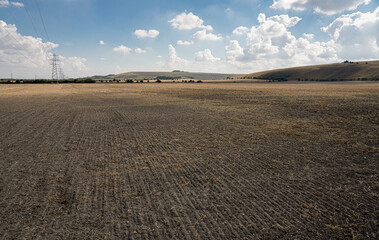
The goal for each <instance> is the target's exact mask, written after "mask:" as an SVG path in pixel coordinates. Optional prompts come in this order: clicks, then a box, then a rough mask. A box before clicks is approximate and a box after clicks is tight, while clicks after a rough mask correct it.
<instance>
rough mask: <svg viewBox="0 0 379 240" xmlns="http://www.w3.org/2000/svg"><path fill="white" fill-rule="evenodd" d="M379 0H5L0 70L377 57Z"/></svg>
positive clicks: (0, 17)
mask: <svg viewBox="0 0 379 240" xmlns="http://www.w3.org/2000/svg"><path fill="white" fill-rule="evenodd" d="M378 39H379V0H333V1H327V0H185V1H184V0H175V1H174V0H159V1H157V0H139V1H129V0H127V1H125V0H109V1H104V0H0V78H9V77H11V75H13V77H14V78H51V65H50V63H51V61H50V59H51V58H52V54H56V55H58V59H59V67H60V68H61V69H62V72H63V73H64V75H65V76H68V77H71V78H76V77H85V76H93V75H107V74H117V73H123V72H129V71H173V70H182V71H192V72H217V73H252V72H258V71H263V70H270V69H276V68H284V67H293V66H303V65H313V64H326V63H334V62H341V61H344V60H351V61H365V60H378V59H379V41H378Z"/></svg>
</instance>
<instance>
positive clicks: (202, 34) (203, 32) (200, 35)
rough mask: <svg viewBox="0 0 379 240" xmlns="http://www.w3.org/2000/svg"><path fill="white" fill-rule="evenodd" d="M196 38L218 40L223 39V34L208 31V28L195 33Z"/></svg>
mask: <svg viewBox="0 0 379 240" xmlns="http://www.w3.org/2000/svg"><path fill="white" fill-rule="evenodd" d="M193 37H194V38H196V39H199V40H209V41H218V40H222V39H223V38H222V36H221V35H216V34H213V33H208V32H207V30H206V29H203V30H200V31H197V32H196V33H195V34H194V35H193Z"/></svg>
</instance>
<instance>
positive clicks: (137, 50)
mask: <svg viewBox="0 0 379 240" xmlns="http://www.w3.org/2000/svg"><path fill="white" fill-rule="evenodd" d="M134 51H135V52H136V53H138V54H143V53H146V52H147V51H146V50H143V49H141V48H136V49H135V50H134Z"/></svg>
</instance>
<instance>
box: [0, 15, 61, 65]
mask: <svg viewBox="0 0 379 240" xmlns="http://www.w3.org/2000/svg"><path fill="white" fill-rule="evenodd" d="M58 46H59V45H58V44H54V43H51V42H43V41H42V39H41V38H34V37H30V36H22V35H21V34H19V33H18V32H17V28H16V26H15V25H11V24H9V25H8V24H6V23H5V22H4V21H1V20H0V62H1V64H0V65H1V66H2V67H6V66H16V65H19V66H25V67H44V66H46V65H48V64H49V60H48V59H49V56H50V52H49V51H50V50H52V49H54V48H57V47H58Z"/></svg>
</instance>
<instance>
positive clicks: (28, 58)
mask: <svg viewBox="0 0 379 240" xmlns="http://www.w3.org/2000/svg"><path fill="white" fill-rule="evenodd" d="M4 29H5V30H6V31H7V32H8V35H9V36H11V37H12V38H13V39H14V40H16V41H17V42H18V43H19V44H20V46H21V47H22V44H21V43H20V41H18V39H17V38H15V37H13V36H12V34H10V32H9V31H8V30H7V29H6V28H4ZM8 44H9V45H11V46H12V47H13V48H14V49H15V50H16V51H17V52H19V53H20V54H21V55H22V56H23V57H24V58H26V59H27V60H29V61H30V62H31V63H33V64H34V65H36V66H38V65H37V64H36V63H35V62H33V60H32V59H31V58H30V57H27V56H26V55H25V54H23V53H22V52H21V51H20V50H19V49H18V48H17V47H16V46H15V45H13V43H11V42H8Z"/></svg>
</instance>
